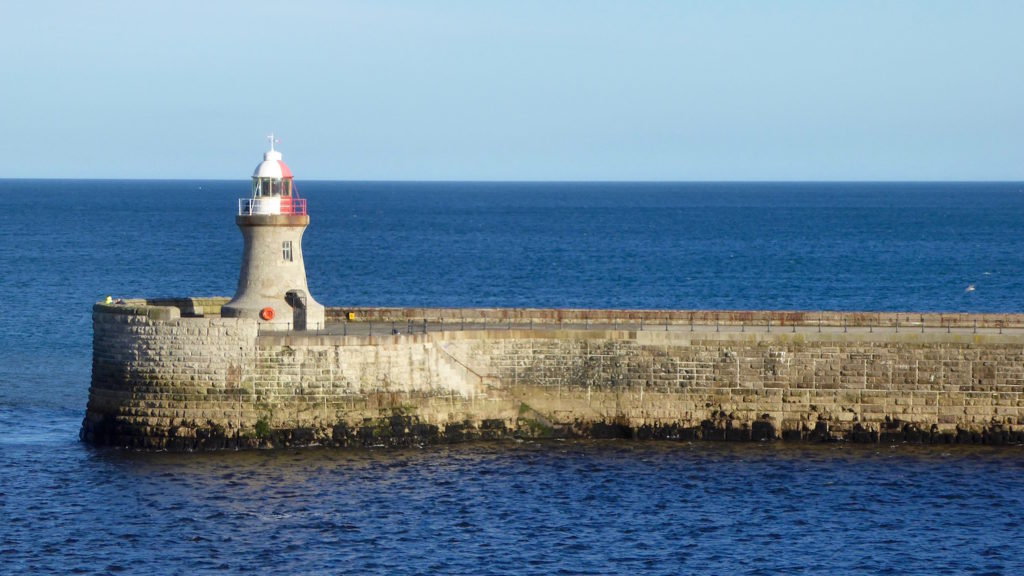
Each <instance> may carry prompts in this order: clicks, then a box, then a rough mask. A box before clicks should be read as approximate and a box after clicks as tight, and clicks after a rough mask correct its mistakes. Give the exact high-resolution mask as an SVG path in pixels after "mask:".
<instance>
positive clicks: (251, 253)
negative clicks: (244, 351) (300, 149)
mask: <svg viewBox="0 0 1024 576" xmlns="http://www.w3.org/2000/svg"><path fill="white" fill-rule="evenodd" d="M269 138H270V150H269V151H267V152H266V153H264V154H263V161H262V162H260V163H259V165H258V166H256V170H255V171H253V173H252V192H251V194H250V195H249V197H248V198H239V200H238V215H237V216H236V217H235V222H236V223H237V224H238V228H239V229H240V230H241V231H242V238H243V239H244V241H245V246H244V248H243V252H242V270H241V273H240V274H239V276H238V290H237V291H235V296H234V298H232V299H231V301H230V302H228V303H227V304H225V305H224V307H223V308H221V315H222V316H225V317H229V318H255V319H257V320H258V321H259V322H261V323H263V324H269V325H270V326H271V327H273V328H275V329H291V330H308V329H316V328H321V327H323V324H324V307H323V306H322V305H320V304H319V303H318V302H316V301H315V300H313V297H312V296H311V295H310V294H309V288H308V287H307V286H306V266H305V264H304V263H303V261H302V233H303V232H304V231H305V230H306V226H307V225H309V214H307V213H306V200H305V199H304V198H299V196H298V193H297V190H296V188H295V183H294V182H293V180H292V171H291V170H290V169H289V168H288V165H287V164H285V163H284V160H282V156H281V153H280V152H279V151H277V150H276V149H274V136H273V134H271V135H270V137H269Z"/></svg>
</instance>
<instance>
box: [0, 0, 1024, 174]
mask: <svg viewBox="0 0 1024 576" xmlns="http://www.w3.org/2000/svg"><path fill="white" fill-rule="evenodd" d="M0 21H2V22H4V26H3V29H4V31H3V33H2V34H0V50H2V53H3V57H2V59H0V72H2V80H0V82H2V84H0V86H2V89H0V131H2V134H0V136H2V138H0V177H6V178H16V177H30V178H34V177H45V178H228V179H231V178H247V177H248V176H249V173H250V171H251V170H252V168H253V167H254V166H255V165H256V163H257V162H258V161H259V160H260V154H261V153H262V152H263V150H264V148H265V146H266V140H265V135H266V134H267V133H269V132H270V131H274V132H276V133H277V135H278V136H279V137H280V138H281V144H280V146H279V148H280V149H281V150H282V152H283V153H284V158H285V160H286V161H287V162H288V163H289V165H290V166H291V167H292V170H293V171H294V172H295V174H296V177H297V178H299V179H337V180H418V179H424V180H436V179H441V180H684V181H689V180H1024V32H1022V24H1024V2H1021V1H1020V0H1013V1H966V0H964V1H954V2H947V1H941V0H922V1H902V2H901V1H895V0H891V1H884V2H872V1H849V2H839V1H835V2H832V1H822V0H809V1H795V0H794V1H778V2H767V1H751V2H740V1H727V0H717V1H692V2H687V1H682V0H665V1H644V0H632V1H628V2H627V1H625V0H623V1H618V2H604V1H599V0H579V1H567V0H543V1H524V0H515V1H513V0H509V1H505V2H497V1H495V2H490V1H480V0H466V1H453V0H432V1H418V2H397V1H381V0H375V1H366V2H343V1H336V2H335V1H324V2H302V1H292V0H289V1H284V0H279V1H276V2H262V1H246V2H218V1H201V2H193V1H187V0H176V1H173V2H171V1H166V2H155V1H154V2H140V1H137V0H132V1H125V2H102V1H97V2H82V1H81V0H75V1H68V2H56V1H46V0H37V1H31V2H30V1H24V2H18V1H15V0H5V1H4V2H2V3H0Z"/></svg>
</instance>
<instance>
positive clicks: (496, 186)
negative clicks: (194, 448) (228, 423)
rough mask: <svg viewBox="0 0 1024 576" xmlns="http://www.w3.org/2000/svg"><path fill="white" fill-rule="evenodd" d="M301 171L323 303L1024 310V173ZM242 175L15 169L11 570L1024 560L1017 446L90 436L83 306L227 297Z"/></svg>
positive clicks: (6, 262) (901, 569) (7, 285)
mask: <svg viewBox="0 0 1024 576" xmlns="http://www.w3.org/2000/svg"><path fill="white" fill-rule="evenodd" d="M299 186H300V193H301V194H302V195H303V196H305V197H306V198H308V200H309V211H310V214H311V219H312V223H311V225H310V227H309V229H308V230H307V232H306V238H305V239H304V243H303V249H304V254H305V258H306V263H307V275H308V277H309V285H310V289H311V291H312V293H313V295H314V296H315V297H316V298H317V299H318V300H319V301H320V302H323V303H325V304H327V305H338V306H340V305H355V306H358V305H385V306H540V307H590V308H606V307H607V308H715V309H805V310H815V309H835V310H908V311H972V312H1022V311H1024V301H1022V298H1021V297H1022V295H1024V184H1021V183H988V184H972V183H955V184H941V183H940V184H933V183H920V184H883V183H879V184H812V183H801V184H783V183H779V184H589V183H536V184H532V183H525V184H521V183H459V184H455V183H343V182H300V184H299ZM247 189H248V185H247V183H246V182H244V181H237V182H233V181H231V182H228V181H212V182H203V181H34V180H0V201H2V203H3V209H2V210H0V288H2V291H0V294H3V296H4V298H5V300H6V306H5V307H4V312H2V313H0V573H17V572H25V573H36V572H39V573H46V572H51V573H69V572H74V573H116V572H127V573H145V574H161V573H167V574H186V573H212V572H228V573H235V572H257V573H260V572H262V573H348V572H356V573H392V572H398V573H423V574H433V573H465V574H476V573H529V574H550V573H581V572H582V573H650V574H671V573H680V572H684V573H685V572H697V573H740V574H744V573H745V574H776V573H807V574H820V573H825V572H827V573H837V574H843V573H845V574H862V573H878V572H889V573H921V574H936V573H939V574H941V573H946V574H962V573H978V574H984V573H991V574H1013V573H1022V572H1024V557H1022V556H1021V555H1020V544H1019V540H1020V536H1021V534H1024V530H1022V526H1021V518H1022V517H1024V493H1022V491H1021V490H1020V485H1021V484H1020V478H1021V474H1022V472H1024V448H1020V447H1004V448H1002V449H998V450H989V449H981V448H929V447H914V446H902V445H901V446H844V445H829V446H796V447H794V446H782V445H778V444H753V445H729V444H714V443H705V444H685V443H639V444H638V443H631V442H594V443H571V442H569V443H565V442H559V443H514V442H509V443H501V444H481V445H476V444H472V445H465V446H453V447H428V448H423V449H416V450H409V451H374V450H369V451H328V450H307V451H297V452H292V451H278V452H255V453H220V454H141V453H130V452H119V451H111V450H97V449H93V448H90V447H87V446H84V445H82V444H80V443H79V442H78V440H77V434H78V427H79V425H80V423H81V419H82V416H83V414H84V409H85V403H86V399H87V395H88V386H89V376H90V362H91V318H90V308H91V304H92V302H94V301H97V300H100V299H102V298H103V297H105V296H106V295H107V294H110V295H113V296H115V297H133V296H182V295H225V296H230V295H231V294H232V293H233V292H234V288H235V283H236V282H237V274H238V266H239V264H240V260H241V235H240V234H239V233H238V231H237V229H236V227H235V225H234V213H235V211H236V207H237V204H236V202H237V198H238V197H239V196H244V195H245V194H246V192H247ZM969 285H973V286H974V287H975V290H973V291H966V290H965V289H966V288H967V287H968V286H969Z"/></svg>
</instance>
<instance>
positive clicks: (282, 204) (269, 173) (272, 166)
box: [238, 134, 306, 216]
mask: <svg viewBox="0 0 1024 576" xmlns="http://www.w3.org/2000/svg"><path fill="white" fill-rule="evenodd" d="M274 143H275V140H274V135H273V134H271V135H270V150H268V151H267V152H265V153H264V154H263V162H260V163H259V165H258V166H256V170H254V171H253V173H252V195H251V196H250V197H249V198H241V199H239V201H238V214H239V216H246V215H251V214H305V213H306V201H305V200H303V199H301V198H299V197H298V190H296V188H295V182H294V180H293V179H292V171H291V169H290V168H288V165H287V164H285V163H284V160H282V159H281V158H282V157H281V153H280V152H278V151H277V150H276V149H274Z"/></svg>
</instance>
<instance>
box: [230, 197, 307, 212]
mask: <svg viewBox="0 0 1024 576" xmlns="http://www.w3.org/2000/svg"><path fill="white" fill-rule="evenodd" d="M305 213H306V199H305V198H294V197H291V196H264V197H262V198H239V199H238V215H239V216H252V215H253V214H305Z"/></svg>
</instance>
